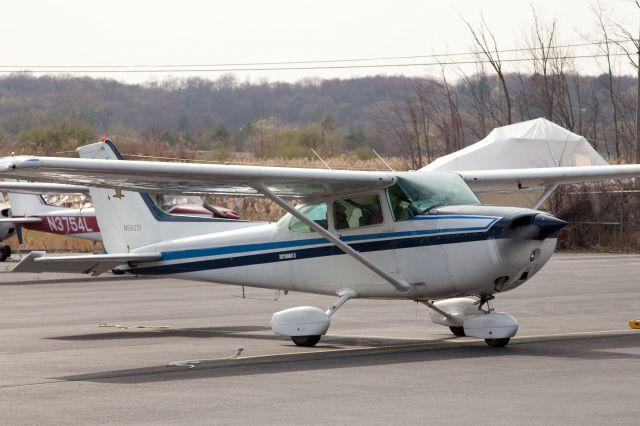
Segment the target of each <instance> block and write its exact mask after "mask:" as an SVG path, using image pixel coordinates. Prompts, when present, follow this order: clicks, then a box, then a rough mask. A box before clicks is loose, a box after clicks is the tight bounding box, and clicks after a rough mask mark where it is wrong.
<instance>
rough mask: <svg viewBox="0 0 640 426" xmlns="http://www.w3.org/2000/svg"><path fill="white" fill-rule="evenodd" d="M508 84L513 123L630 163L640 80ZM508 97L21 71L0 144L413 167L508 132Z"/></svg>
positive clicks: (1, 90)
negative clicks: (130, 145)
mask: <svg viewBox="0 0 640 426" xmlns="http://www.w3.org/2000/svg"><path fill="white" fill-rule="evenodd" d="M610 80H611V81H610ZM506 82H507V87H509V89H510V92H511V94H510V96H511V104H512V111H511V115H512V122H518V121H522V120H528V119H532V118H536V117H540V116H544V117H547V118H549V119H551V120H553V121H555V122H557V123H559V124H560V125H562V126H564V127H566V128H569V129H570V130H573V131H574V132H576V133H579V134H582V135H584V136H586V137H587V138H588V139H589V140H590V142H591V143H592V144H593V145H594V147H595V148H596V149H597V150H598V151H599V152H600V153H601V154H603V155H604V156H605V157H607V158H618V159H625V158H629V157H630V156H631V155H632V153H633V141H634V139H635V133H634V129H635V127H634V125H633V123H634V120H635V87H636V86H635V85H636V80H635V78H633V77H629V76H609V75H607V74H603V75H601V76H597V77H594V76H581V75H579V74H577V73H575V72H572V73H564V74H560V73H557V74H553V73H549V74H548V75H546V76H544V75H541V74H529V75H525V74H507V75H506ZM611 82H612V83H613V87H614V88H615V91H614V100H615V105H616V107H617V108H616V111H615V112H616V114H615V119H614V108H613V103H612V101H611V99H612V96H611V91H610V88H611V86H612V85H611V84H610V83H611ZM504 99H505V97H504V94H503V92H502V90H501V86H500V80H499V78H498V77H497V76H494V75H489V74H487V73H486V72H481V73H477V74H474V75H472V76H468V77H465V78H463V79H461V80H459V81H457V82H455V83H450V82H448V81H447V80H446V79H434V78H427V77H425V78H405V77H383V76H376V77H368V78H358V79H351V80H307V81H301V82H299V83H293V84H289V83H258V84H254V83H242V82H239V81H237V80H236V79H234V78H233V77H232V76H224V77H222V78H219V79H218V80H203V79H199V78H195V79H194V78H192V79H186V80H168V81H165V82H163V83H153V84H148V85H129V84H123V83H119V82H116V81H113V80H101V79H90V78H71V77H38V78H36V77H31V76H27V75H13V76H9V77H5V78H1V79H0V142H2V144H3V146H5V147H6V149H7V150H9V149H11V150H14V151H16V152H26V151H28V150H35V151H38V152H43V151H46V152H54V151H64V150H70V149H73V148H74V147H76V146H77V145H79V144H81V143H85V142H88V141H91V140H94V139H95V138H96V137H97V135H109V136H112V137H119V138H122V139H126V140H134V141H137V143H138V145H139V146H140V147H142V146H145V145H146V146H148V147H147V148H148V149H145V151H149V152H158V149H157V148H152V146H159V145H162V144H164V145H166V146H169V147H172V146H182V147H188V148H189V149H193V150H202V151H207V152H208V154H207V155H208V156H209V157H211V159H219V160H226V159H228V158H229V156H231V155H233V153H234V152H238V151H245V152H251V153H253V154H255V155H256V156H257V157H274V156H279V157H286V158H294V157H304V156H311V155H312V153H311V151H310V148H313V149H315V150H317V151H319V152H321V154H322V155H327V156H331V155H335V154H342V153H352V154H354V155H357V156H359V157H361V158H367V157H368V156H370V155H371V151H370V149H371V148H374V149H376V150H377V151H379V152H380V153H382V154H385V155H403V156H404V157H406V158H407V160H408V162H409V164H408V166H409V167H413V168H415V167H418V166H420V165H423V164H425V163H427V162H429V161H431V160H432V159H434V158H435V157H437V156H439V155H442V154H444V153H447V152H451V151H454V150H457V149H460V148H462V147H464V146H466V145H468V144H470V143H473V142H476V141H478V140H480V139H481V138H483V137H484V136H486V134H487V133H488V132H490V131H491V129H493V128H494V127H497V126H500V125H505V124H507V122H508V120H507V118H506V117H507V115H506V113H505V108H504V104H505V102H504Z"/></svg>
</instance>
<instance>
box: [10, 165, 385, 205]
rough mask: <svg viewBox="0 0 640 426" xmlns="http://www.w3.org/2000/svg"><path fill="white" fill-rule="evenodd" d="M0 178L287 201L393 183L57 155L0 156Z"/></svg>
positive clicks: (353, 174)
mask: <svg viewBox="0 0 640 426" xmlns="http://www.w3.org/2000/svg"><path fill="white" fill-rule="evenodd" d="M0 174H2V175H4V176H5V177H11V178H17V179H27V180H33V181H41V182H62V183H67V184H80V185H84V186H94V187H102V188H121V189H125V190H127V191H138V192H152V193H154V192H161V193H180V194H190V195H203V194H216V195H242V196H247V195H259V194H258V191H256V190H255V189H254V188H255V187H256V185H258V186H265V187H268V188H269V190H270V191H271V192H273V193H274V194H277V195H278V196H281V197H288V198H295V197H315V196H321V195H324V194H332V193H340V192H348V191H352V190H358V191H359V190H369V189H371V190H373V189H378V188H383V187H387V186H390V185H393V183H395V181H396V178H395V176H394V175H393V174H389V173H388V172H369V171H351V170H326V169H303V168H290V167H260V166H235V165H213V164H185V163H166V162H157V161H128V160H122V161H111V160H96V159H85V158H61V157H7V158H3V159H1V160H0Z"/></svg>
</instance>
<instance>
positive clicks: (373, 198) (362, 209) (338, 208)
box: [333, 194, 383, 230]
mask: <svg viewBox="0 0 640 426" xmlns="http://www.w3.org/2000/svg"><path fill="white" fill-rule="evenodd" d="M333 220H334V224H335V227H336V229H337V230H341V229H353V228H360V227H363V226H373V225H378V224H381V223H382V221H383V216H382V207H381V205H380V197H379V196H378V195H377V194H371V195H363V196H361V197H353V198H345V199H342V200H338V201H335V202H334V203H333Z"/></svg>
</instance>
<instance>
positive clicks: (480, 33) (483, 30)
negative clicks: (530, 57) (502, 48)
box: [462, 14, 512, 124]
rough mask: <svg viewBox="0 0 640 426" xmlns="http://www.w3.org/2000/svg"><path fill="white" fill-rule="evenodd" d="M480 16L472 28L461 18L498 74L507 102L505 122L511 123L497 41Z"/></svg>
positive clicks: (507, 91)
mask: <svg viewBox="0 0 640 426" xmlns="http://www.w3.org/2000/svg"><path fill="white" fill-rule="evenodd" d="M480 18H481V21H480V26H479V27H478V28H474V27H473V26H472V25H471V23H469V21H467V20H465V19H464V18H462V20H463V21H464V23H465V24H466V25H467V27H468V28H469V31H471V35H472V36H473V39H474V40H475V43H476V45H477V46H478V47H479V48H480V50H481V51H482V54H483V55H484V57H485V58H486V60H487V61H488V62H489V64H490V65H491V67H492V68H493V69H494V71H495V72H496V74H497V76H498V79H499V80H500V85H501V88H502V92H503V94H504V97H505V100H506V103H507V105H506V122H507V124H511V123H512V121H511V98H510V97H509V88H508V87H507V82H506V79H505V77H504V73H503V71H502V61H501V60H500V53H499V51H498V43H497V41H496V38H495V36H494V35H493V33H492V32H491V31H490V30H489V28H488V26H487V23H486V22H485V20H484V16H483V15H482V14H481V15H480Z"/></svg>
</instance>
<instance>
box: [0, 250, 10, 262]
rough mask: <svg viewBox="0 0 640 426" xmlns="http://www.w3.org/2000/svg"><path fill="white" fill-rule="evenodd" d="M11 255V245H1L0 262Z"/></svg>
mask: <svg viewBox="0 0 640 426" xmlns="http://www.w3.org/2000/svg"><path fill="white" fill-rule="evenodd" d="M9 257H11V247H9V246H1V247H0V262H4V261H5V260H7V259H8V258H9Z"/></svg>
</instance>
